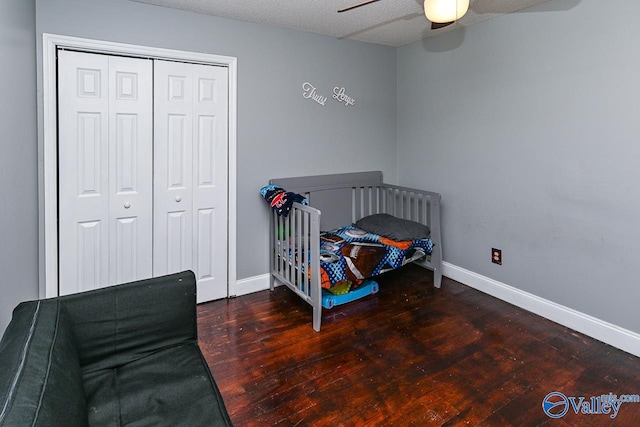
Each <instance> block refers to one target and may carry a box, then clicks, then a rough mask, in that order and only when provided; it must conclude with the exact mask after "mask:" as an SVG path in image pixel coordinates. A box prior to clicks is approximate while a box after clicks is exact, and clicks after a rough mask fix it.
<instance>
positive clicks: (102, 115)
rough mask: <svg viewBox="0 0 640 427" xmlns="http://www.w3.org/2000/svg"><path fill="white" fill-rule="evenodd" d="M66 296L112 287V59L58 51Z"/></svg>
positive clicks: (62, 281) (63, 288) (61, 239)
mask: <svg viewBox="0 0 640 427" xmlns="http://www.w3.org/2000/svg"><path fill="white" fill-rule="evenodd" d="M58 59H59V66H58V91H59V93H61V94H64V96H62V97H60V99H59V104H58V117H59V122H60V126H59V143H58V175H59V178H58V204H59V208H58V212H59V218H58V227H59V240H58V244H59V284H60V293H61V294H63V295H64V294H68V293H73V292H80V291H84V290H89V289H95V288H99V287H103V286H106V285H108V283H109V262H108V261H109V260H108V255H109V145H108V144H109V123H108V120H109V91H108V84H109V60H108V58H107V57H103V56H100V55H92V54H85V53H77V52H68V51H60V52H58Z"/></svg>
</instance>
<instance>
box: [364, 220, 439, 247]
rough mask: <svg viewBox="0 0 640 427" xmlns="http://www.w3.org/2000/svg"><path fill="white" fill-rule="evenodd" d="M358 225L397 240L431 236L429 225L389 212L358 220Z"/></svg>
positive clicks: (365, 229) (370, 231)
mask: <svg viewBox="0 0 640 427" xmlns="http://www.w3.org/2000/svg"><path fill="white" fill-rule="evenodd" d="M356 227H358V228H361V229H363V230H364V231H368V232H369V233H374V234H379V235H380V236H384V237H388V238H389V239H393V240H396V241H401V242H402V241H406V240H418V239H426V238H427V237H429V233H430V230H429V227H427V226H426V225H423V224H420V223H419V222H415V221H411V220H408V219H400V218H396V217H395V216H393V215H389V214H374V215H369V216H365V217H364V218H362V219H359V220H358V221H356Z"/></svg>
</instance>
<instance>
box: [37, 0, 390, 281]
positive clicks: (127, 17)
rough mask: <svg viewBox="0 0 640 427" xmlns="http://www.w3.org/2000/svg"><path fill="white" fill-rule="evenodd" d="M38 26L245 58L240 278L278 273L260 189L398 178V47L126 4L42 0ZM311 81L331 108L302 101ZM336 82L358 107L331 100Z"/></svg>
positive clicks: (119, 0)
mask: <svg viewBox="0 0 640 427" xmlns="http://www.w3.org/2000/svg"><path fill="white" fill-rule="evenodd" d="M36 22H37V24H36V25H37V28H36V30H37V37H38V40H39V43H40V45H41V37H42V33H43V32H45V33H52V34H59V35H68V36H75V37H85V38H92V39H99V40H108V41H115V42H121V43H129V44H138V45H145V46H154V47H162V48H169V49H181V50H188V51H197V52H206V53H211V54H218V55H228V56H234V57H237V58H238V175H237V187H238V203H237V210H238V218H237V224H238V236H237V237H238V239H237V242H238V243H237V245H238V246H237V257H238V266H237V278H238V279H243V278H247V277H252V276H256V275H260V274H265V273H267V272H268V271H269V269H268V234H267V233H266V232H265V230H266V229H267V227H268V222H267V220H268V207H267V205H266V204H265V203H264V201H262V200H261V199H260V196H259V192H258V190H259V189H260V187H262V186H263V185H266V184H267V183H268V180H269V179H270V178H276V177H282V176H296V175H308V174H316V173H318V174H322V173H336V172H347V171H362V170H372V169H373V170H382V171H383V172H384V173H385V175H387V176H390V177H395V165H396V158H395V153H396V152H395V140H396V127H395V125H396V84H395V82H396V50H395V49H393V48H389V47H383V46H376V45H372V44H367V43H361V42H353V41H348V40H338V39H335V38H332V37H325V36H319V35H315V34H310V33H303V32H296V31H290V30H284V29H280V28H274V27H267V26H263V25H256V24H250V23H244V22H240V21H233V20H227V19H221V18H217V17H212V16H206V15H199V14H195V13H189V12H184V11H179V10H174V9H168V8H163V7H157V6H150V5H146V4H141V3H135V2H132V1H125V0H46V1H38V3H37V20H36ZM38 53H39V55H41V48H39V52H38ZM41 69H42V67H41V66H39V67H38V72H39V73H41ZM40 77H41V76H39V79H38V81H39V84H40V85H41V78H40ZM305 81H308V82H311V83H313V84H314V85H315V86H316V87H317V88H318V89H319V90H320V91H321V92H322V93H323V94H324V95H325V96H329V99H328V100H327V102H326V105H325V106H324V107H322V106H320V105H319V104H317V103H315V102H314V101H311V100H307V99H303V98H302V84H303V83H304V82H305ZM335 86H340V87H343V86H344V87H345V88H346V90H347V93H349V94H350V95H351V96H353V97H354V98H355V99H356V105H355V106H350V107H345V106H343V105H341V104H339V103H338V102H337V101H335V100H333V99H331V97H330V96H331V91H332V90H333V88H334V87H335ZM39 111H40V112H41V111H42V106H41V105H40V106H39ZM40 129H42V124H41V125H40Z"/></svg>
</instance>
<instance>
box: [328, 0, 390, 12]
mask: <svg viewBox="0 0 640 427" xmlns="http://www.w3.org/2000/svg"><path fill="white" fill-rule="evenodd" d="M377 1H380V0H366V1H363V2H362V3H358V4H354V5H353V6H348V7H343V8H342V9H339V10H338V13H342V12H346V11H348V10H351V9H356V8H358V7H362V6H366V5H368V4H371V3H375V2H377Z"/></svg>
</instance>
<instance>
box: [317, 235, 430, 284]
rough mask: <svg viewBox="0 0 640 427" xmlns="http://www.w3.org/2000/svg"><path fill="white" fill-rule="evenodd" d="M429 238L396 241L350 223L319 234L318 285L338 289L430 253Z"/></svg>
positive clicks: (358, 282)
mask: <svg viewBox="0 0 640 427" xmlns="http://www.w3.org/2000/svg"><path fill="white" fill-rule="evenodd" d="M432 249H433V242H432V240H431V238H426V239H419V240H411V241H403V242H398V241H395V240H391V239H389V238H386V237H383V236H379V235H377V234H373V233H369V232H367V231H364V230H362V229H360V228H358V227H356V226H354V225H349V226H346V227H343V228H340V229H338V230H334V231H331V232H327V233H323V234H321V235H320V267H321V269H322V272H321V275H322V287H323V288H326V289H329V290H333V289H335V288H340V289H341V291H340V292H339V293H342V292H346V291H348V290H351V289H354V288H356V287H357V286H358V285H359V284H360V283H362V281H363V280H364V279H366V278H370V277H373V276H377V275H379V274H382V273H384V272H386V271H390V270H393V269H396V268H398V267H401V266H403V265H405V264H407V263H409V262H412V261H415V260H417V259H420V258H422V257H424V256H425V255H429V254H431V251H432Z"/></svg>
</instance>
